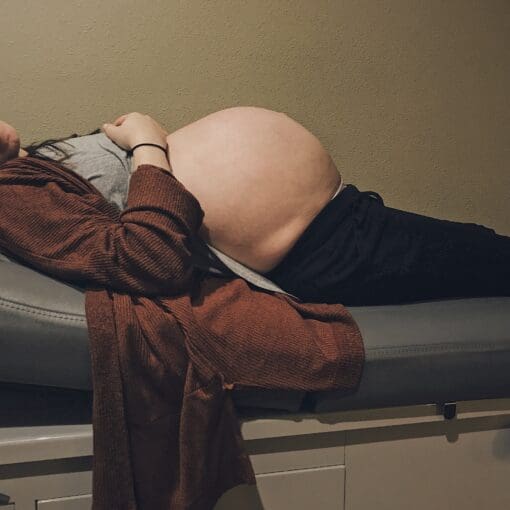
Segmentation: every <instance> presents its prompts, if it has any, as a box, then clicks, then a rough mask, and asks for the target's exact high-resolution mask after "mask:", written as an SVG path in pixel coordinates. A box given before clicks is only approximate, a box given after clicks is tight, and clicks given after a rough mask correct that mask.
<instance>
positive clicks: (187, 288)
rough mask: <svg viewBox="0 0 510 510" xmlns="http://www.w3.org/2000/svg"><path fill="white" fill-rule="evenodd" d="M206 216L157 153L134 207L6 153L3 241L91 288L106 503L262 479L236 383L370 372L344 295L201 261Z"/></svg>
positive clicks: (327, 386) (105, 508) (207, 503)
mask: <svg viewBox="0 0 510 510" xmlns="http://www.w3.org/2000/svg"><path fill="white" fill-rule="evenodd" d="M203 216H204V212H203V210H202V209H201V207H200V204H199V202H198V201H197V199H196V198H195V197H194V196H193V195H192V194H191V193H190V192H189V191H188V190H187V189H186V188H185V187H184V186H183V185H182V183H180V182H179V181H178V180H177V179H176V178H175V177H174V176H173V175H172V174H170V173H168V172H166V171H164V170H163V169H161V168H158V167H155V166H152V165H140V166H139V167H138V169H137V170H136V171H135V173H134V174H133V175H132V177H131V181H130V188H129V194H128V201H127V208H126V209H125V210H124V211H122V212H119V210H118V209H117V208H116V207H115V206H114V205H112V204H110V203H109V202H108V201H106V199H105V198H104V197H103V196H102V195H101V194H100V193H99V191H98V190H96V188H94V187H93V186H92V184H90V183H89V182H88V181H86V180H85V179H84V178H83V177H81V176H80V175H78V174H76V173H74V172H72V171H71V170H68V169H66V168H65V167H64V166H62V165H59V164H57V163H52V162H46V161H43V160H42V159H38V158H32V157H25V158H16V159H13V160H11V161H9V162H7V163H5V164H3V165H1V166H0V249H1V250H2V251H3V252H4V253H6V254H7V255H8V256H10V257H11V258H13V259H16V260H18V261H19V262H20V263H22V264H24V265H27V266H30V267H33V268H34V269H36V270H39V271H41V272H44V273H45V274H48V275H50V276H52V277H54V278H56V279H59V280H61V281H65V282H69V283H74V284H77V285H79V286H82V287H83V288H85V289H86V299H85V306H86V318H87V326H88V332H89V337H90V352H91V364H92V382H93V390H94V401H93V420H92V421H93V423H92V425H93V435H94V460H93V507H92V508H93V509H94V510H135V509H138V510H170V509H171V510H211V509H212V508H213V507H214V505H215V503H216V501H217V500H218V499H219V497H220V496H221V495H222V494H223V493H224V492H225V491H227V490H228V489H230V488H231V487H234V486H236V485H239V484H243V483H247V484H254V483H255V475H254V471H253V468H252V465H251V462H250V459H249V457H248V455H247V454H246V452H245V449H244V445H243V438H242V435H241V430H240V424H239V419H238V417H237V415H236V410H235V408H234V406H233V403H232V397H231V392H232V391H236V388H241V387H245V388H246V387H250V388H269V389H271V388H272V389H289V390H308V391H319V390H334V389H341V388H342V389H352V388H355V387H356V386H357V385H358V383H359V380H360V377H361V371H362V367H363V362H364V349H363V342H362V337H361V334H360V331H359V328H358V327H357V325H356V323H355V321H354V319H353V317H352V316H351V314H350V313H349V312H348V310H346V309H345V307H344V306H343V305H341V304H323V303H313V304H312V303H301V302H299V301H298V300H296V299H293V298H291V297H289V296H286V295H284V294H281V293H274V292H270V291H265V290H261V289H257V288H255V287H253V286H250V284H249V283H247V282H246V281H245V280H243V279H241V278H231V277H228V278H226V277H222V276H216V275H213V274H204V272H200V271H198V270H196V269H194V267H193V265H192V263H191V251H190V238H191V236H194V235H197V231H198V229H199V227H200V224H201V221H202V219H203ZM62 363H65V360H62Z"/></svg>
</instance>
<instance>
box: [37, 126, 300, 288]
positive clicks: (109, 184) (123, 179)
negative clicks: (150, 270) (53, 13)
mask: <svg viewBox="0 0 510 510" xmlns="http://www.w3.org/2000/svg"><path fill="white" fill-rule="evenodd" d="M54 145H55V146H56V147H58V148H62V150H64V151H65V152H66V154H69V155H70V157H69V158H67V159H66V160H65V161H63V162H62V163H63V164H64V165H65V166H66V167H68V168H70V169H71V170H73V171H74V172H76V173H77V174H79V175H81V176H82V177H84V178H85V179H87V180H88V181H89V182H90V183H91V184H92V185H93V186H94V187H95V188H97V190H98V191H99V192H100V193H101V194H102V195H103V196H104V197H105V198H106V200H108V201H109V202H112V203H114V204H116V205H117V207H118V208H119V210H121V211H122V210H124V209H125V208H126V205H127V195H128V190H129V181H130V179H131V159H132V158H131V156H128V154H127V152H126V151H125V150H124V149H122V148H120V147H119V146H118V145H117V144H115V143H114V142H112V141H111V140H110V139H109V138H108V137H107V136H106V135H105V134H104V133H97V134H94V135H85V136H79V137H75V138H68V139H67V140H65V141H63V142H56V143H55V144H54ZM39 153H40V154H42V155H44V156H46V157H49V158H52V159H55V160H59V159H60V158H61V157H62V156H63V155H62V154H61V153H60V151H57V150H55V149H53V148H52V147H43V148H41V149H39ZM192 251H193V262H194V264H195V265H197V266H198V267H201V268H203V269H204V270H206V271H208V272H210V273H215V274H221V275H226V276H231V275H232V274H234V275H237V276H240V277H241V278H243V279H245V280H246V281H248V282H250V283H252V284H254V285H256V286H257V287H260V288H262V289H267V290H271V291H274V292H281V293H284V294H287V295H290V296H293V295H292V294H290V293H288V292H286V291H284V290H283V289H281V288H280V287H279V286H278V285H276V284H275V283H274V282H272V281H271V280H269V279H268V278H266V277H264V276H263V275H261V274H260V273H257V272H256V271H253V270H252V269H250V268H249V267H246V266H245V265H243V264H241V263H240V262H238V261H237V260H235V259H232V258H231V257H229V256H228V255H227V254H226V253H223V252H221V251H220V250H218V249H217V248H215V247H214V246H211V245H210V244H207V243H206V242H205V241H203V240H202V239H201V238H199V237H198V236H196V239H195V240H192ZM293 297H295V296H293Z"/></svg>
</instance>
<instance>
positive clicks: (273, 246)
mask: <svg viewBox="0 0 510 510" xmlns="http://www.w3.org/2000/svg"><path fill="white" fill-rule="evenodd" d="M129 115H135V116H136V115H141V114H138V113H133V114H129ZM125 119H126V116H122V117H120V118H119V119H117V120H116V121H115V122H114V123H113V124H110V125H106V126H104V127H103V131H104V134H103V133H97V132H96V134H93V135H92V136H86V137H81V138H82V139H90V138H93V137H102V136H104V137H105V139H106V138H108V139H110V140H109V142H112V141H113V142H117V143H112V145H111V146H110V147H107V146H105V147H106V148H107V149H108V150H109V151H110V152H115V151H118V152H120V154H116V155H115V157H117V158H118V159H119V160H122V156H124V158H125V157H126V155H127V154H128V153H127V149H129V147H126V146H124V147H122V145H119V140H118V138H116V136H117V135H116V133H118V130H119V129H120V128H121V127H122V123H123V121H124V120H125ZM6 126H7V127H6ZM9 128H10V129H11V133H10V135H9V136H7V135H6V132H8V131H9ZM0 129H1V126H0ZM3 130H4V131H3V132H4V135H3V138H4V140H5V139H8V138H10V140H11V141H10V145H9V144H7V145H4V147H3V154H4V155H3V157H16V156H17V155H18V152H17V151H19V155H20V156H24V155H28V154H30V155H35V153H36V152H38V154H40V153H41V149H45V148H47V147H45V146H47V143H43V144H42V147H41V144H40V145H39V146H36V145H33V146H29V147H25V149H20V148H19V139H18V140H17V141H16V134H15V130H13V128H12V127H10V126H8V125H4V128H3ZM0 133H1V132H0ZM162 133H163V134H162V135H161V136H159V137H155V138H156V139H154V140H153V139H151V140H147V141H148V142H152V143H155V144H156V145H161V146H162V147H163V148H166V147H168V153H167V156H168V160H169V163H170V164H171V167H172V169H173V172H174V174H175V176H176V177H177V179H178V180H179V181H181V182H182V183H183V184H184V186H185V187H186V188H187V189H188V190H189V191H191V193H192V194H193V195H194V196H195V197H196V198H197V199H198V201H199V202H200V204H201V207H202V209H203V210H204V212H205V216H204V221H203V225H202V227H201V229H200V232H199V234H200V237H201V238H202V240H204V241H205V242H206V243H207V244H208V245H209V246H210V247H214V248H216V249H218V250H220V251H221V252H222V253H224V254H227V255H228V256H229V257H231V258H232V259H234V260H235V261H238V262H239V263H241V264H243V265H244V266H246V267H247V268H250V269H251V270H253V271H254V272H256V273H258V274H259V275H262V276H263V277H265V279H266V281H267V280H269V281H271V282H274V283H275V284H276V285H277V286H279V287H280V288H281V289H283V290H284V291H286V292H288V293H291V294H292V295H294V296H297V297H299V298H300V299H301V300H302V301H305V302H326V303H342V304H344V305H376V304H392V303H403V302H409V301H416V300H427V299H434V298H444V297H474V296H484V295H485V296H491V295H492V296H496V295H510V264H509V261H510V237H506V236H503V235H500V234H497V233H496V232H495V231H494V230H493V229H490V228H488V227H485V226H483V225H478V224H475V223H460V222H453V221H449V220H445V219H438V218H431V217H428V216H423V215H419V214H414V213H412V212H407V211H402V210H398V209H394V208H391V207H388V206H386V205H385V204H384V201H383V199H382V197H381V196H380V195H379V194H378V193H376V192H373V191H359V190H358V188H357V187H356V186H354V185H353V184H348V185H344V184H343V183H342V178H341V176H340V174H339V172H338V170H337V169H336V167H335V165H334V162H333V161H332V159H331V157H330V156H329V154H328V153H327V152H326V150H325V149H324V148H323V147H322V145H321V143H320V142H319V140H318V139H317V138H316V137H315V136H314V135H313V134H312V133H310V132H309V131H307V130H306V129H305V128H304V127H303V126H301V125H300V124H299V123H297V122H296V121H294V120H293V119H291V118H290V117H288V116H287V115H285V114H283V113H279V112H274V111H271V110H267V109H263V108H256V107H235V108H228V109H226V110H221V111H219V112H215V113H213V114H210V115H208V116H206V117H204V118H202V119H199V120H197V121H195V122H193V123H191V124H189V125H187V126H184V127H182V128H180V129H178V130H177V131H175V132H173V133H171V134H168V133H167V132H166V131H165V130H163V129H162ZM105 135H106V136H105ZM163 135H164V136H163ZM0 138H1V136H0ZM105 139H102V140H101V141H102V142H103V145H104V141H105ZM77 140H79V138H76V139H74V141H77ZM72 141H73V139H68V140H67V142H72ZM90 141H92V140H90ZM96 143H97V141H96ZM6 146H9V147H10V149H6ZM113 147H115V150H112V148H113ZM0 150H2V149H1V146H0ZM153 150H154V151H156V152H158V151H159V152H161V153H163V151H160V149H158V148H154V149H153ZM9 151H10V152H9ZM1 157H2V155H1V154H0V158H1ZM53 157H55V156H54V155H53ZM128 157H129V156H128ZM0 162H1V159H0ZM88 168H89V171H90V172H91V174H90V175H86V177H87V178H88V179H89V180H91V182H92V183H93V184H94V180H93V179H94V178H95V177H97V178H98V180H99V179H100V174H101V171H103V172H104V170H102V169H101V167H100V159H99V158H96V165H95V167H91V166H90V164H89V166H88ZM125 168H126V169H127V170H126V173H125V175H124V183H123V184H122V182H121V181H120V180H119V179H117V181H116V182H113V181H114V180H112V179H110V180H111V181H112V184H111V187H110V188H109V189H108V190H105V193H104V194H105V196H107V194H108V193H109V194H110V195H111V196H112V197H114V198H115V199H116V201H117V203H118V205H119V207H120V208H122V206H123V203H124V202H123V201H125V196H126V193H127V185H128V182H129V165H126V166H125ZM74 170H75V171H76V172H78V173H83V172H85V165H83V164H79V165H76V168H74ZM93 172H96V174H97V175H96V176H94V175H93ZM103 180H104V174H103ZM119 183H120V184H119ZM98 188H99V186H98Z"/></svg>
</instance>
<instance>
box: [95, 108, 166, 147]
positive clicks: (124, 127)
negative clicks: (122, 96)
mask: <svg viewBox="0 0 510 510" xmlns="http://www.w3.org/2000/svg"><path fill="white" fill-rule="evenodd" d="M102 131H103V132H104V133H105V135H106V136H107V137H108V138H110V140H112V142H114V143H116V144H117V145H118V146H119V147H121V148H122V149H124V150H126V151H128V150H130V149H132V148H133V147H134V146H135V145H137V144H139V143H155V144H158V145H161V146H163V147H166V145H167V141H166V139H167V136H168V131H166V130H165V129H163V127H161V126H160V125H159V124H158V123H157V122H156V121H155V120H154V119H153V118H152V117H150V116H149V115H144V114H143V113H138V112H133V113H127V114H125V115H121V116H120V117H119V118H118V119H117V120H116V121H115V122H114V123H113V124H110V123H106V124H103V127H102Z"/></svg>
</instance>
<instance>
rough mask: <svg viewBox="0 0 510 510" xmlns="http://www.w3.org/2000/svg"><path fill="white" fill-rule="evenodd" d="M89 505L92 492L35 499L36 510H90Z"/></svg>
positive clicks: (90, 504)
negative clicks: (64, 496) (67, 496)
mask: <svg viewBox="0 0 510 510" xmlns="http://www.w3.org/2000/svg"><path fill="white" fill-rule="evenodd" d="M91 506H92V494H84V495H83V496H71V497H69V498H57V499H40V500H39V501H37V510H90V507H91Z"/></svg>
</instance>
